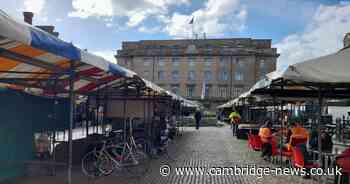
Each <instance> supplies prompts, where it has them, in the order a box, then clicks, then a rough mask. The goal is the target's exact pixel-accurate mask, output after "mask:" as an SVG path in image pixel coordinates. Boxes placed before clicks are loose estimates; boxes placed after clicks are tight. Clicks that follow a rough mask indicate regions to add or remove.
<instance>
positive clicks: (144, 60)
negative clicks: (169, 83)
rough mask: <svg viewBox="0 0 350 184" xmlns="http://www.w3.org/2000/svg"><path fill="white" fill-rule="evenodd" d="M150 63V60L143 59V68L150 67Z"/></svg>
mask: <svg viewBox="0 0 350 184" xmlns="http://www.w3.org/2000/svg"><path fill="white" fill-rule="evenodd" d="M151 62H152V59H151V58H143V66H150V65H151Z"/></svg>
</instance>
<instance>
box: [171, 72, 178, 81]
mask: <svg viewBox="0 0 350 184" xmlns="http://www.w3.org/2000/svg"><path fill="white" fill-rule="evenodd" d="M171 76H172V79H173V80H179V71H177V70H174V71H172V72H171Z"/></svg>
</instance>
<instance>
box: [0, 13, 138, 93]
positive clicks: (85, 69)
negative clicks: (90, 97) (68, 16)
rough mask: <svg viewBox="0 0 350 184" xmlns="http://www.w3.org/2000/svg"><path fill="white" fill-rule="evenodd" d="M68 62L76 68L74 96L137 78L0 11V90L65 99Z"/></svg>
mask: <svg viewBox="0 0 350 184" xmlns="http://www.w3.org/2000/svg"><path fill="white" fill-rule="evenodd" d="M72 62H74V64H75V66H76V67H75V72H76V78H75V81H74V90H75V91H77V92H78V93H86V92H90V91H94V90H96V89H97V88H98V87H99V86H100V85H102V84H103V85H109V84H113V83H116V82H118V81H120V80H121V79H125V78H137V75H136V73H135V72H132V71H130V70H128V69H126V68H123V67H121V66H119V65H117V64H114V63H112V62H110V61H107V60H105V59H103V58H102V57H98V56H96V55H93V54H90V53H88V52H86V51H83V50H81V49H79V48H77V47H75V46H74V45H73V44H71V43H68V42H65V41H63V40H60V39H58V38H57V37H55V36H53V35H51V34H49V33H47V32H45V31H43V30H41V29H39V28H36V27H34V26H32V25H29V24H26V23H24V22H21V21H17V20H15V19H14V18H12V17H10V16H9V15H7V14H6V13H5V12H3V11H1V10H0V82H1V83H2V85H3V86H4V85H6V86H7V87H10V88H15V89H23V90H26V91H29V92H32V93H34V94H37V95H43V94H44V95H45V94H46V95H49V94H50V93H52V92H53V91H55V92H58V93H59V94H63V95H65V94H66V93H67V90H68V87H69V74H70V71H71V70H70V68H71V64H72ZM50 81H51V82H52V83H54V82H55V85H51V86H55V90H52V88H50V85H48V84H49V82H50ZM140 81H142V80H140ZM57 89H58V90H57Z"/></svg>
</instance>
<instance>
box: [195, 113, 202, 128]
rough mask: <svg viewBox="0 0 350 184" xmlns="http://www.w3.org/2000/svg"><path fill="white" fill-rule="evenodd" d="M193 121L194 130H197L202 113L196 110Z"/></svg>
mask: <svg viewBox="0 0 350 184" xmlns="http://www.w3.org/2000/svg"><path fill="white" fill-rule="evenodd" d="M194 119H195V120H196V129H197V130H198V129H199V124H200V121H201V119H202V113H201V111H199V109H197V111H196V113H195V114H194Z"/></svg>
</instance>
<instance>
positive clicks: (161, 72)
mask: <svg viewBox="0 0 350 184" xmlns="http://www.w3.org/2000/svg"><path fill="white" fill-rule="evenodd" d="M164 78H165V76H164V71H162V70H160V71H158V80H164Z"/></svg>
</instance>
